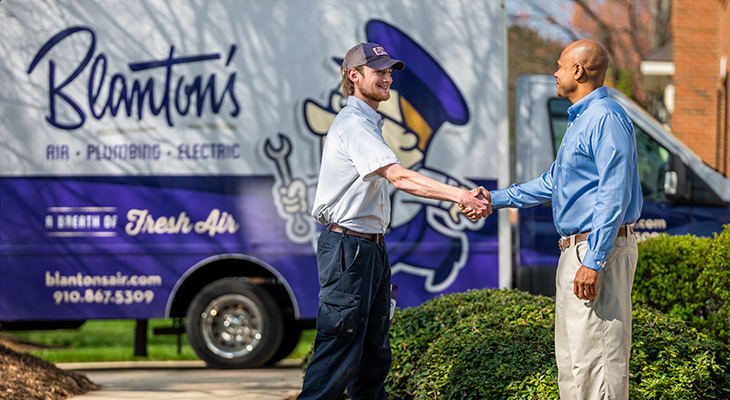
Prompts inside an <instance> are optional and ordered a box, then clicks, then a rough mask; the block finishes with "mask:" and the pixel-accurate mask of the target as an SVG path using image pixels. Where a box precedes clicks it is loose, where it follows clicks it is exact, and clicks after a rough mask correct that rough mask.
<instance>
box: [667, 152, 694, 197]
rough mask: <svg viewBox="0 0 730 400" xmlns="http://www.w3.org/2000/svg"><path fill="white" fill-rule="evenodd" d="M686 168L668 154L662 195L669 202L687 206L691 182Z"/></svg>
mask: <svg viewBox="0 0 730 400" xmlns="http://www.w3.org/2000/svg"><path fill="white" fill-rule="evenodd" d="M688 175H689V174H688V173H687V166H686V165H684V163H683V162H682V160H681V159H680V158H679V157H677V156H675V155H674V154H669V159H668V160H667V171H666V172H665V173H664V194H665V195H666V196H667V198H668V199H669V200H673V201H675V202H677V203H680V204H689V203H690V202H691V200H692V196H691V192H692V181H691V180H690V179H689V176H688Z"/></svg>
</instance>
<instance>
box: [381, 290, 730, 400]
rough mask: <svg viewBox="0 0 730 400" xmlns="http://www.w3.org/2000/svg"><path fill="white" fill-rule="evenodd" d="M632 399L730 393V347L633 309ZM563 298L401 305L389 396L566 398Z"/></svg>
mask: <svg viewBox="0 0 730 400" xmlns="http://www.w3.org/2000/svg"><path fill="white" fill-rule="evenodd" d="M633 318H634V324H633V344H632V347H631V352H632V356H631V365H630V374H631V376H630V388H629V390H630V393H631V398H632V399H667V400H668V399H673V400H676V399H679V400H681V399H692V400H695V399H730V372H728V359H729V358H730V351H729V350H728V348H727V347H725V346H722V345H721V344H720V343H718V342H716V341H714V340H712V339H708V338H707V337H706V336H705V335H703V334H701V333H698V332H697V331H696V330H695V329H693V328H691V327H689V326H688V325H687V324H686V323H685V322H683V321H681V320H679V319H677V318H672V317H669V316H666V315H664V314H662V313H660V312H658V311H656V310H652V309H650V308H647V307H643V306H639V307H636V306H635V307H634V312H633ZM553 324H554V303H553V300H552V299H550V298H547V297H544V296H533V295H530V294H528V293H525V292H520V291H517V290H494V289H485V290H474V291H469V292H465V293H458V294H452V295H447V296H441V297H438V298H436V299H434V300H431V301H429V302H426V303H424V304H422V305H421V306H419V307H415V308H407V309H405V310H399V311H398V312H397V313H396V316H395V317H394V319H393V325H392V327H391V331H390V334H391V345H392V349H393V365H392V367H391V372H390V375H389V376H388V379H387V381H386V386H387V389H388V393H389V396H390V399H393V400H407V399H531V400H532V399H558V398H559V395H558V385H557V366H556V365H555V358H554V357H555V356H554V340H553V336H554V330H553Z"/></svg>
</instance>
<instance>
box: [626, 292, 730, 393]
mask: <svg viewBox="0 0 730 400" xmlns="http://www.w3.org/2000/svg"><path fill="white" fill-rule="evenodd" d="M632 319H633V329H632V338H631V339H632V344H631V363H630V366H629V369H630V372H629V373H630V376H631V377H630V379H631V380H630V385H629V391H630V393H629V397H630V398H632V399H667V400H670V399H730V371H728V361H729V359H730V352H729V351H728V349H727V347H724V346H722V345H721V344H720V343H718V342H717V341H715V340H712V339H709V338H707V336H705V335H704V334H702V333H699V332H698V331H697V330H696V329H694V328H691V327H689V326H688V325H687V324H686V323H685V322H684V321H682V320H680V319H677V318H672V317H668V316H665V315H663V314H661V313H659V312H656V311H653V310H651V309H649V308H646V307H636V306H635V307H634V311H633V318H632Z"/></svg>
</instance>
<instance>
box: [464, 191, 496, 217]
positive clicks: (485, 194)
mask: <svg viewBox="0 0 730 400" xmlns="http://www.w3.org/2000/svg"><path fill="white" fill-rule="evenodd" d="M470 193H471V195H472V196H474V198H476V199H480V200H481V199H484V200H485V201H486V202H487V205H488V206H487V213H486V214H481V215H480V214H479V213H478V212H477V211H476V210H475V209H473V208H472V207H469V206H468V205H466V204H459V207H461V213H462V214H464V215H466V216H467V217H469V219H479V218H481V217H484V218H486V217H487V216H488V215H490V214H492V210H493V209H492V194H491V193H489V190H487V189H485V188H484V186H479V187H478V188H474V189H472V190H471V191H470Z"/></svg>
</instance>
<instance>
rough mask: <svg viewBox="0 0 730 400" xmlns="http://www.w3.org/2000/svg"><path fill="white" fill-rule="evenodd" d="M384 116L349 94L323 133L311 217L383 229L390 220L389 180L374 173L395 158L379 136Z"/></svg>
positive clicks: (355, 228)
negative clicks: (320, 162)
mask: <svg viewBox="0 0 730 400" xmlns="http://www.w3.org/2000/svg"><path fill="white" fill-rule="evenodd" d="M382 128H383V120H382V118H380V116H379V115H378V113H377V112H375V110H373V109H372V108H371V107H370V106H369V105H367V103H365V102H364V101H362V100H360V99H359V98H357V97H355V96H350V97H348V98H347V105H346V106H345V107H344V108H343V109H342V110H340V112H339V113H338V114H337V116H336V117H335V119H334V121H333V122H332V125H330V129H329V131H328V132H327V139H326V140H325V144H324V150H323V153H322V165H321V167H320V170H319V181H318V183H317V191H316V193H315V196H314V204H313V207H312V216H313V217H314V218H315V219H316V220H317V221H318V222H319V223H321V224H323V225H328V224H330V223H334V224H338V225H342V226H344V227H345V228H348V229H351V230H353V231H356V232H361V233H385V230H386V228H387V227H388V223H389V222H390V197H389V196H388V183H389V182H388V181H387V180H386V179H385V178H383V177H382V176H381V175H380V174H378V173H377V170H378V169H379V168H381V167H384V166H386V165H390V164H394V163H399V161H398V157H397V156H396V155H395V153H394V152H393V150H391V148H390V147H388V145H387V144H386V143H385V139H383V131H382Z"/></svg>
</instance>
